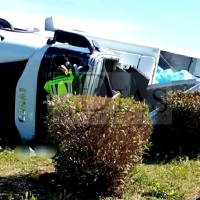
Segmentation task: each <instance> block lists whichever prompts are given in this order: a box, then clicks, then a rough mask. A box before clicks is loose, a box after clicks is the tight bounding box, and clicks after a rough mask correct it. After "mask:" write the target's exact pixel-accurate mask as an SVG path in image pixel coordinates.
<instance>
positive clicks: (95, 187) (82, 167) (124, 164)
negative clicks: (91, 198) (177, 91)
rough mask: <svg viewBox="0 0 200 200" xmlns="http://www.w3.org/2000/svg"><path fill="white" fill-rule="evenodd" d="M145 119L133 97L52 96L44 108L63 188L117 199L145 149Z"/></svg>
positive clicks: (142, 107)
mask: <svg viewBox="0 0 200 200" xmlns="http://www.w3.org/2000/svg"><path fill="white" fill-rule="evenodd" d="M148 114H149V110H148V107H147V106H146V105H145V104H144V103H138V102H135V101H133V99H132V98H127V99H123V98H121V97H119V98H116V99H111V98H103V97H97V96H78V95H77V96H73V97H71V98H68V97H63V98H59V97H54V99H53V100H52V101H50V102H49V104H48V117H47V122H48V141H51V142H52V143H53V144H54V145H56V146H57V147H58V153H57V155H56V156H55V158H54V163H55V168H56V171H57V173H58V175H59V176H60V178H61V180H63V182H64V183H65V186H66V188H68V189H72V191H73V189H75V190H76V191H77V190H79V191H81V190H83V191H84V192H86V191H89V194H92V195H101V196H105V195H115V194H118V195H120V194H121V193H122V191H123V188H124V186H125V185H126V183H127V181H129V178H130V175H131V174H130V172H131V171H132V169H133V167H134V165H135V164H136V163H138V162H140V161H141V157H142V154H143V152H144V150H145V149H146V148H147V145H148V142H149V138H150V135H151V133H152V124H151V121H150V119H149V116H148Z"/></svg>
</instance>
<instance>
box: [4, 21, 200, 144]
mask: <svg viewBox="0 0 200 200" xmlns="http://www.w3.org/2000/svg"><path fill="white" fill-rule="evenodd" d="M49 20H51V19H49V18H48V19H46V21H45V28H46V31H44V32H42V31H40V30H38V29H29V30H27V29H20V28H14V27H13V26H12V25H11V24H10V23H9V22H8V21H6V20H5V19H0V71H1V80H0V82H1V85H2V88H1V89H2V98H1V100H0V101H1V105H4V106H3V107H4V108H3V114H2V115H1V117H0V123H1V127H2V128H4V130H5V131H4V132H1V133H0V138H1V140H2V141H4V142H5V143H7V144H8V145H9V146H11V147H14V146H16V145H18V144H20V143H22V142H23V143H26V144H27V145H29V146H34V145H35V144H36V143H37V141H38V140H39V139H41V138H42V137H44V135H43V134H41V133H42V130H43V126H44V123H43V122H44V118H45V115H46V100H47V93H46V91H45V90H44V85H45V83H46V82H47V81H48V80H49V79H50V78H51V77H52V74H53V73H54V71H55V69H56V67H57V66H58V65H62V64H63V65H66V63H65V62H64V61H63V60H66V59H67V60H68V62H69V63H70V65H66V67H68V66H70V69H72V71H73V70H74V71H75V72H76V73H78V74H79V75H81V76H82V77H83V79H82V82H81V84H80V85H79V87H78V88H76V89H75V91H73V93H76V94H90V95H94V94H95V95H99V96H108V97H110V98H114V97H115V96H116V95H118V94H121V95H122V96H123V97H133V98H134V99H135V100H137V101H144V100H145V101H146V102H147V104H148V105H149V108H150V111H151V113H150V116H151V118H152V120H153V121H154V122H155V120H154V117H155V115H156V112H155V111H156V106H157V103H158V101H160V99H161V96H162V95H163V93H166V92H167V91H169V90H172V89H174V88H175V89H177V88H178V89H181V90H189V89H191V88H193V90H196V89H198V87H199V85H198V84H199V82H198V77H199V76H200V70H199V69H200V66H199V65H200V64H199V63H200V62H199V58H193V57H188V56H184V55H178V54H173V53H171V55H172V56H171V57H170V56H168V54H169V52H165V51H162V50H160V49H159V48H154V47H148V46H141V45H136V44H129V43H123V42H118V41H111V40H107V39H103V38H97V37H93V36H90V35H87V34H85V33H84V34H82V33H81V34H80V33H79V32H76V31H72V30H71V31H66V30H60V29H54V27H53V28H52V27H49V24H51V23H49ZM51 25H52V24H51ZM51 31H52V32H51ZM173 56H175V57H177V59H178V60H179V61H181V62H183V65H181V64H180V65H177V64H173V62H172V60H173V59H172V60H170V58H174V57H173ZM175 60H176V59H175ZM172 66H173V67H174V68H173V69H174V70H175V71H176V72H177V71H181V70H183V69H184V70H186V71H187V72H188V73H190V74H191V76H190V77H189V79H188V78H187V80H184V77H183V79H180V80H175V81H168V82H167V81H165V82H160V83H159V82H158V81H157V75H158V73H157V72H158V67H160V68H162V69H163V70H165V69H171V68H172ZM163 80H164V79H163ZM6 84H8V85H7V86H6ZM155 123H156V122H155Z"/></svg>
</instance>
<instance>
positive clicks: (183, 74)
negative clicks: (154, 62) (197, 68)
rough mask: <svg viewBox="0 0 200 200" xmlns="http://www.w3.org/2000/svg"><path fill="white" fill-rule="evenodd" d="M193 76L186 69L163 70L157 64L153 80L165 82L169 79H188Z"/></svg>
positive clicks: (169, 80)
mask: <svg viewBox="0 0 200 200" xmlns="http://www.w3.org/2000/svg"><path fill="white" fill-rule="evenodd" d="M194 78H195V77H194V76H193V75H192V74H190V73H189V72H188V71H187V70H181V71H178V72H176V71H174V70H173V69H166V70H163V69H162V68H161V67H160V66H158V67H157V71H156V79H155V81H156V83H167V82H171V81H180V80H189V79H194Z"/></svg>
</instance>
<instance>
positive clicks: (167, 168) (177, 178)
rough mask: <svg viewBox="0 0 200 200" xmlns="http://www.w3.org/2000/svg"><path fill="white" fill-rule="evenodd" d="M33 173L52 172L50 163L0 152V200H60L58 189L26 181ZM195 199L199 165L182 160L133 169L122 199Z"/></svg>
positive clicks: (199, 187)
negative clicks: (18, 157)
mask: <svg viewBox="0 0 200 200" xmlns="http://www.w3.org/2000/svg"><path fill="white" fill-rule="evenodd" d="M37 171H45V172H49V173H51V172H54V166H53V164H52V161H51V160H50V159H41V158H38V157H36V156H33V157H30V158H29V159H27V160H25V161H19V160H17V159H16V158H15V156H14V154H13V152H12V151H11V150H2V149H0V199H4V200H6V199H21V200H22V199H23V200H47V199H48V200H59V199H61V198H60V196H62V195H64V194H63V191H57V190H59V189H58V188H56V189H55V187H54V186H53V187H52V188H51V185H49V184H46V183H42V184H41V183H39V182H34V181H32V180H30V178H29V175H30V173H32V172H37ZM61 193H62V194H61ZM31 195H33V196H32V197H31ZM199 196H200V162H199V161H198V160H188V159H182V160H180V161H172V162H170V163H167V164H162V163H160V164H140V165H137V167H136V168H135V170H134V171H133V177H132V179H131V182H130V183H129V186H128V187H127V188H126V190H125V192H124V195H123V199H124V200H129V199H130V200H136V199H137V200H161V199H166V200H172V199H174V200H193V199H194V200H196V199H198V197H199ZM22 197H23V198H22ZM65 197H66V198H65V199H66V200H67V199H72V198H70V195H69V196H68V197H67V195H66V196H65ZM112 200H114V199H112Z"/></svg>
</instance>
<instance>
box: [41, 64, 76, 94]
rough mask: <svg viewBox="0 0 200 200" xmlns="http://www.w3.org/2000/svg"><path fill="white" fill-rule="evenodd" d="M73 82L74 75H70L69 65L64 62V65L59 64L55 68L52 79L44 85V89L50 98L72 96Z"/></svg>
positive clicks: (70, 68)
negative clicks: (53, 96)
mask: <svg viewBox="0 0 200 200" xmlns="http://www.w3.org/2000/svg"><path fill="white" fill-rule="evenodd" d="M73 80H74V74H73V73H72V67H71V64H70V63H69V62H66V63H65V65H64V64H61V65H60V66H58V67H57V68H56V70H55V71H54V72H53V76H52V78H51V79H50V80H48V81H47V82H46V83H45V85H44V89H45V90H46V92H47V93H48V94H50V95H51V96H52V95H59V96H63V95H67V94H72V93H73V90H72V89H73V88H72V83H73Z"/></svg>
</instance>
